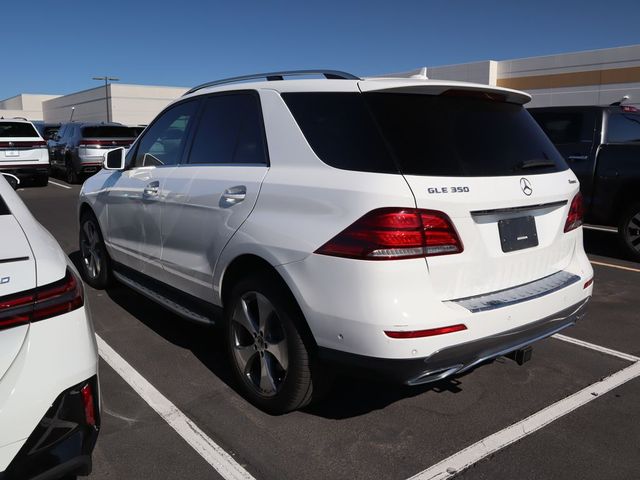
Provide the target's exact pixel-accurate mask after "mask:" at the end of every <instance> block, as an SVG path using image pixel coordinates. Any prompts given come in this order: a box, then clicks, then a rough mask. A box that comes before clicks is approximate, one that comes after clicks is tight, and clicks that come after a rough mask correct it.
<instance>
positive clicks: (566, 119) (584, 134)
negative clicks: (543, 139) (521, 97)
mask: <svg viewBox="0 0 640 480" xmlns="http://www.w3.org/2000/svg"><path fill="white" fill-rule="evenodd" d="M533 117H534V118H535V119H536V121H537V122H538V123H539V124H540V126H541V127H542V129H543V130H544V133H546V134H547V136H548V137H549V139H550V140H551V141H552V142H553V143H556V144H563V143H580V142H591V141H593V129H594V126H595V116H594V115H593V114H591V113H587V112H576V113H573V112H567V113H565V112H558V113H554V112H542V113H534V114H533Z"/></svg>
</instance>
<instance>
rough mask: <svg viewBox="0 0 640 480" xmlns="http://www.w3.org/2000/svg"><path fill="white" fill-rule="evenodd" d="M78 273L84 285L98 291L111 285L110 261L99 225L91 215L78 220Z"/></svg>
mask: <svg viewBox="0 0 640 480" xmlns="http://www.w3.org/2000/svg"><path fill="white" fill-rule="evenodd" d="M78 243H79V246H80V272H81V273H82V278H83V279H84V281H85V282H86V283H88V284H89V285H91V286H92V287H93V288H96V289H98V290H102V289H105V288H107V287H108V286H109V284H110V283H111V261H110V259H109V254H108V253H107V248H106V247H105V245H104V239H103V238H102V232H101V231H100V224H99V223H98V220H97V219H96V217H95V215H94V214H93V213H90V212H87V213H84V214H83V215H82V217H81V218H80V234H79V238H78Z"/></svg>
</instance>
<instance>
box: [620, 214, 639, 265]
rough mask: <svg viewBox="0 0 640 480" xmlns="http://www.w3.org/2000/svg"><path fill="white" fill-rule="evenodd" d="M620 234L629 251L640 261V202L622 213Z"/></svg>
mask: <svg viewBox="0 0 640 480" xmlns="http://www.w3.org/2000/svg"><path fill="white" fill-rule="evenodd" d="M618 235H620V240H622V244H623V246H624V248H625V250H626V251H627V253H628V254H629V255H631V257H632V258H633V259H634V260H636V261H640V203H636V204H634V205H632V206H631V207H630V208H629V209H627V211H626V212H625V214H624V215H622V218H621V219H620V223H619V225H618Z"/></svg>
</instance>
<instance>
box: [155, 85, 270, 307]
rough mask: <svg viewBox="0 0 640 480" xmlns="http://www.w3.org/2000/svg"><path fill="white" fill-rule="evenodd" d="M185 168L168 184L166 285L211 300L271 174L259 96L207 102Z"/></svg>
mask: <svg viewBox="0 0 640 480" xmlns="http://www.w3.org/2000/svg"><path fill="white" fill-rule="evenodd" d="M203 102H204V104H203V109H202V113H201V116H200V120H199V122H198V126H197V129H196V131H195V135H194V139H193V143H192V146H191V148H190V152H189V154H188V155H187V156H186V162H185V163H184V164H183V165H181V166H180V167H179V168H176V169H175V170H174V171H172V172H171V175H170V176H168V178H167V180H166V182H165V183H164V185H163V187H162V188H163V195H164V196H165V201H164V204H163V211H162V239H163V241H162V265H163V268H164V273H163V278H164V281H165V282H166V283H168V284H170V285H172V286H174V287H176V288H179V289H181V290H183V291H186V292H188V293H190V294H192V295H194V296H199V297H201V298H206V299H209V298H211V297H210V292H211V288H212V278H213V271H214V268H215V264H216V262H217V260H218V257H219V256H220V253H221V252H222V249H223V248H224V247H225V245H226V244H227V242H228V241H229V239H230V238H231V236H232V235H233V234H234V233H235V231H236V230H237V229H238V228H239V227H240V225H242V222H244V220H245V219H246V218H247V216H248V215H249V213H250V212H251V210H252V209H253V207H254V205H255V203H256V200H257V198H258V192H259V190H260V185H261V184H262V180H263V178H264V176H265V174H266V172H267V170H268V157H267V147H266V142H265V135H264V126H263V120H262V112H261V108H260V100H259V96H258V94H257V92H255V91H247V92H230V93H224V94H216V95H212V96H210V97H208V98H206V99H204V100H203Z"/></svg>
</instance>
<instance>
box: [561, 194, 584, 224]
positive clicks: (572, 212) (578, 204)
mask: <svg viewBox="0 0 640 480" xmlns="http://www.w3.org/2000/svg"><path fill="white" fill-rule="evenodd" d="M583 215H584V206H583V204H582V194H581V193H580V192H578V193H577V194H576V196H575V197H573V200H572V201H571V207H569V215H567V221H566V222H565V224H564V231H565V232H570V231H571V230H574V229H576V228H578V227H579V226H580V225H582V217H583Z"/></svg>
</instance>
